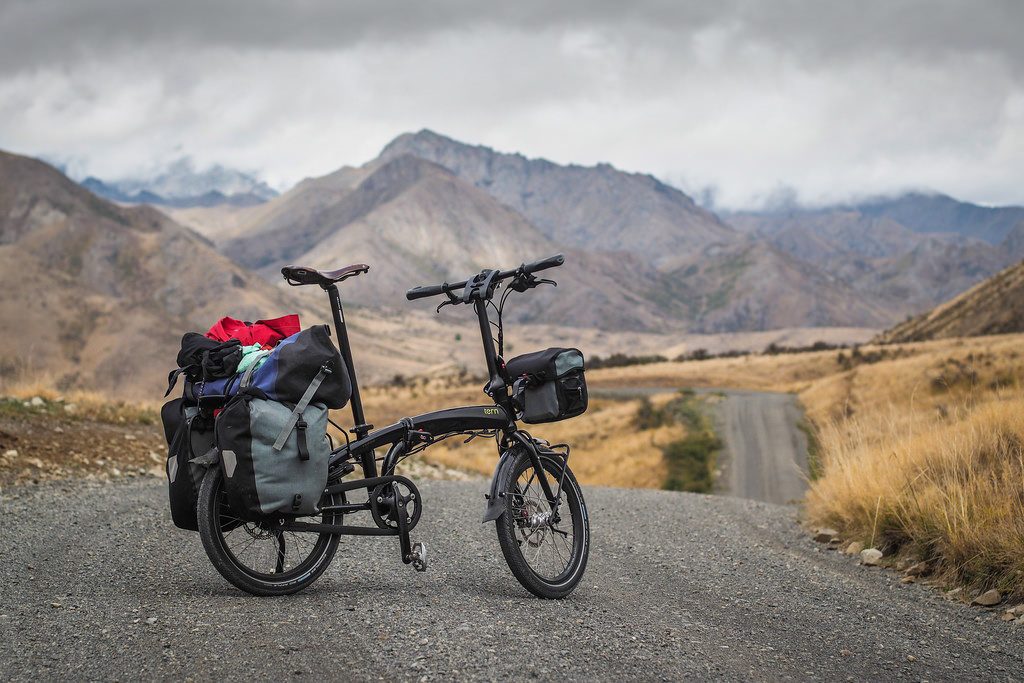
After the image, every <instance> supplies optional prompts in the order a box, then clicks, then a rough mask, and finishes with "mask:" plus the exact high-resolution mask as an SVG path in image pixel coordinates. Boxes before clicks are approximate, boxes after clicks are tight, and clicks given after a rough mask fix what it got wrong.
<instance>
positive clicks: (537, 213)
mask: <svg viewBox="0 0 1024 683" xmlns="http://www.w3.org/2000/svg"><path fill="white" fill-rule="evenodd" d="M403 154H408V155H412V156H416V157H419V158H421V159H427V160H428V161H433V162H434V163H436V164H438V165H440V166H443V167H444V168H447V169H448V170H450V171H451V172H452V173H454V174H455V175H456V176H457V177H459V178H460V179H461V180H464V181H466V182H467V183H469V184H471V185H475V186H476V187H479V188H481V189H483V190H485V191H486V192H487V193H489V194H490V195H491V196H493V197H494V198H495V199H497V200H498V201H499V202H501V203H502V204H504V205H506V206H508V207H510V208H512V209H514V210H516V211H518V212H519V213H521V214H522V215H523V216H525V217H526V219H527V220H529V221H530V222H531V223H533V224H534V225H535V226H537V229H538V230H540V231H541V232H543V233H544V234H545V235H547V236H548V237H550V238H551V239H552V240H554V241H555V242H557V243H559V244H563V245H565V246H567V247H577V248H581V249H599V250H606V251H608V250H621V251H629V252H633V253H635V254H638V255H639V256H641V257H643V258H645V259H646V260H648V261H650V262H652V263H653V264H654V265H656V266H661V265H662V264H664V263H666V262H668V263H673V262H675V263H678V261H679V260H680V259H686V258H687V257H689V256H690V255H692V254H693V253H696V252H698V251H700V250H702V249H704V248H706V247H709V246H711V245H714V244H730V243H732V242H734V241H735V239H736V232H735V230H733V229H732V228H731V227H729V226H728V225H726V224H725V223H723V222H722V221H721V220H719V218H718V217H717V216H715V215H714V214H713V213H711V212H709V211H705V210H704V209H701V208H700V207H699V206H697V205H696V204H695V203H694V201H693V200H692V199H691V198H690V197H688V196H687V195H685V194H684V193H682V192H680V191H679V190H677V189H675V188H673V187H670V186H668V185H665V184H664V183H662V182H660V181H659V180H657V179H656V178H654V177H652V176H649V175H641V174H638V173H624V172H622V171H619V170H617V169H615V168H614V167H612V166H610V165H608V164H599V165H597V166H594V167H584V166H575V165H573V166H561V165H559V164H555V163H552V162H550V161H547V160H545V159H527V158H526V157H524V156H522V155H520V154H502V153H500V152H495V151H494V150H492V149H490V148H488V147H482V146H472V145H467V144H464V143H461V142H458V141H456V140H452V139H451V138H447V137H445V136H443V135H438V134H437V133H434V132H432V131H429V130H422V131H420V132H418V133H414V134H406V135H401V136H399V137H398V138H396V139H395V140H393V141H392V142H391V143H390V144H388V145H387V146H386V147H385V148H384V150H383V152H381V158H382V159H389V158H393V157H395V156H399V155H403Z"/></svg>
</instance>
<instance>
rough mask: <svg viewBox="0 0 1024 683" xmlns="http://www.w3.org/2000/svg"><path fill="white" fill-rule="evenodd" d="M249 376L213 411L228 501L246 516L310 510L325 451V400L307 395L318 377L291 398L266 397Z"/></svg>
mask: <svg viewBox="0 0 1024 683" xmlns="http://www.w3.org/2000/svg"><path fill="white" fill-rule="evenodd" d="M247 374H248V373H247ZM318 376H319V375H318ZM249 379H251V378H250V377H247V378H245V379H243V381H242V385H243V386H242V388H241V389H240V391H239V393H238V394H237V395H236V396H235V397H234V398H232V399H231V400H230V401H229V402H228V403H227V405H226V406H225V407H224V409H223V410H222V411H221V412H220V414H219V415H218V416H217V422H216V438H217V446H218V448H219V449H220V455H221V457H220V461H221V467H222V468H223V472H224V492H225V495H226V498H227V502H228V505H229V506H230V507H231V509H232V511H233V512H234V513H235V515H237V516H238V517H239V518H241V519H245V520H251V521H258V520H260V519H263V518H264V517H266V516H267V515H274V514H286V515H310V514H315V513H316V512H318V511H319V508H318V505H319V502H320V497H321V496H322V495H323V492H324V487H325V486H326V485H327V466H328V462H329V461H330V457H331V446H330V441H329V440H328V438H327V406H326V405H324V404H323V403H312V402H311V400H310V399H311V397H312V396H313V395H314V394H315V393H316V391H317V389H318V385H319V384H320V383H319V382H318V381H317V380H314V381H313V382H311V383H310V384H309V385H308V386H307V388H306V391H305V392H304V393H303V396H302V397H301V398H300V400H299V401H298V402H297V403H294V404H293V403H282V402H279V401H274V400H270V399H268V398H267V396H266V394H265V393H264V392H262V391H261V390H259V389H258V388H255V387H253V386H249V385H248V384H247V382H248V380H249Z"/></svg>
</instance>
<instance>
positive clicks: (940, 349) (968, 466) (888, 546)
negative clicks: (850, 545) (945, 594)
mask: <svg viewBox="0 0 1024 683" xmlns="http://www.w3.org/2000/svg"><path fill="white" fill-rule="evenodd" d="M1022 341H1024V336H1021V335H1010V336H1001V337H980V338H972V339H964V340H950V341H943V342H930V343H927V344H919V345H914V346H912V347H906V348H905V349H904V352H903V355H901V356H900V357H898V358H895V359H891V360H883V361H880V362H877V363H871V364H862V365H858V366H856V367H853V368H852V369H849V370H844V371H841V372H838V373H835V374H833V375H828V376H825V377H822V378H820V379H819V380H817V381H815V382H811V383H809V384H808V385H807V386H805V387H804V388H803V390H802V391H800V398H801V400H802V401H803V403H804V405H805V406H806V408H807V412H808V415H809V416H810V417H811V419H812V420H813V421H814V423H815V424H816V425H817V426H818V432H819V434H818V435H819V451H820V452H819V454H818V457H819V460H820V468H821V476H820V477H819V478H818V479H817V480H816V481H815V482H813V483H812V486H811V490H810V492H809V494H808V497H807V513H808V517H809V519H810V521H812V522H813V523H816V524H821V525H825V526H832V527H834V528H836V529H838V530H839V531H841V532H842V533H843V534H844V536H845V537H847V538H850V539H856V540H860V541H862V542H864V543H865V544H868V545H872V544H873V545H877V546H879V547H882V548H884V549H885V550H886V551H888V552H896V551H900V552H902V553H905V554H907V555H909V556H912V557H915V558H918V559H923V560H925V561H927V562H929V563H930V564H931V566H932V567H933V569H934V571H935V572H936V574H937V575H939V576H940V577H942V578H945V579H947V580H950V581H955V582H963V583H967V584H969V585H973V586H975V587H978V588H981V587H993V586H995V587H998V588H1000V589H1002V590H1003V591H1005V592H1012V593H1017V594H1018V595H1024V455H1022V454H1024V391H1022V386H1021V382H1020V378H1021V377H1022V373H1024V357H1022V356H1021V353H1020V351H1019V349H1021V344H1022Z"/></svg>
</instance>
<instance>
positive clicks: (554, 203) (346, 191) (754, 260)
mask: <svg viewBox="0 0 1024 683" xmlns="http://www.w3.org/2000/svg"><path fill="white" fill-rule="evenodd" d="M467 168H489V169H491V172H493V174H494V175H493V177H491V176H488V177H479V175H474V174H473V173H469V172H467V171H466V169H467ZM513 187H516V188H518V189H517V190H515V192H513V191H512V189H510V188H513ZM512 195H515V196H517V197H519V198H520V201H518V202H513V201H511V197H512ZM175 215H180V216H181V217H182V219H183V220H186V221H187V222H188V223H189V224H190V225H194V226H196V228H197V229H198V230H200V231H202V232H203V234H205V235H207V236H208V237H209V238H210V239H212V240H213V241H214V242H215V243H217V245H218V247H219V248H220V249H221V250H222V251H223V253H225V254H227V255H228V256H230V257H231V258H233V259H235V260H236V261H237V262H239V263H241V264H242V265H244V266H246V267H249V268H253V269H257V270H259V271H260V272H262V273H263V274H264V275H265V276H267V277H269V278H275V277H276V274H277V270H278V268H279V267H280V264H281V263H283V262H287V261H296V262H307V263H308V265H312V266H333V265H336V264H337V263H339V262H342V261H344V262H350V261H364V262H366V263H370V264H373V265H374V267H375V269H376V271H377V272H378V273H380V274H381V279H379V280H376V281H375V282H372V283H371V282H370V281H358V282H355V283H353V286H352V287H351V289H350V290H349V292H350V294H351V297H352V300H353V301H357V302H359V303H364V304H367V305H372V306H375V307H389V308H392V309H395V310H408V309H407V308H406V304H405V303H404V301H403V293H404V291H405V290H406V289H407V288H409V287H411V286H414V285H417V284H423V283H429V282H440V281H442V280H444V279H446V278H452V277H458V276H460V275H465V274H469V273H472V272H473V271H475V270H479V269H480V268H482V267H493V266H496V265H504V266H508V265H514V264H516V263H519V262H522V261H524V260H529V259H533V258H537V257H538V256H541V255H544V254H549V253H555V252H564V253H566V255H567V256H568V257H569V260H568V264H569V265H568V266H567V267H566V268H563V269H562V270H561V271H559V274H558V280H559V289H558V290H557V292H553V291H542V292H539V293H537V295H536V296H531V297H529V298H528V299H524V300H523V301H524V302H525V303H524V304H523V305H520V306H517V307H516V308H515V309H513V313H512V315H513V318H512V319H515V320H519V321H529V322H538V323H547V324H558V325H571V326H577V327H593V328H600V329H605V330H611V331H618V330H622V331H633V332H636V331H653V332H666V331H674V332H677V333H681V332H684V331H685V332H691V333H721V332H737V331H747V330H751V331H760V330H772V329H781V328H794V327H802V326H843V327H875V328H877V327H882V326H884V325H886V324H889V323H891V322H892V321H893V320H894V317H893V316H891V315H890V314H889V313H888V312H887V311H886V310H885V309H883V308H880V307H877V306H874V305H873V304H872V303H871V302H860V301H857V300H856V297H854V296H853V292H852V290H850V289H849V288H848V287H847V286H846V285H845V284H844V283H842V282H841V281H838V280H836V279H834V278H832V277H831V276H829V275H828V274H826V273H825V272H824V271H822V270H820V269H818V268H817V267H815V266H813V265H810V264H806V263H801V262H798V261H797V260H796V259H793V258H791V257H789V256H787V255H786V254H784V253H782V252H781V251H779V250H776V249H773V248H771V247H767V248H766V247H764V245H760V246H758V247H757V248H755V246H756V245H755V244H754V242H753V241H752V240H751V239H750V238H749V237H748V236H746V235H743V234H741V233H739V232H737V231H736V230H734V229H732V228H731V227H729V226H727V225H726V224H724V223H723V222H721V221H720V220H719V219H718V218H717V217H715V216H714V215H713V214H711V213H709V212H707V211H704V210H703V209H700V208H699V207H697V206H696V205H695V204H694V203H693V201H692V200H691V199H690V198H689V197H687V196H686V195H684V194H683V193H681V192H679V191H678V190H674V189H672V188H669V187H667V186H665V185H663V184H661V183H659V182H657V181H656V180H654V179H653V178H651V177H649V176H642V175H637V174H629V173H623V172H620V171H617V170H615V169H613V168H611V167H609V166H599V167H595V168H583V167H575V166H570V167H564V166H559V165H557V164H552V163H551V162H547V161H543V160H528V159H525V158H524V157H521V156H518V155H509V154H499V153H496V152H493V151H492V150H489V149H487V148H483V147H471V146H468V145H464V144H462V143H459V142H456V141H454V140H450V139H449V138H445V137H443V136H439V135H436V134H434V133H430V132H427V131H424V132H421V133H417V134H415V135H404V136H400V137H399V138H397V139H396V140H395V141H394V142H392V143H391V144H389V145H388V146H387V147H386V148H385V149H384V151H383V152H382V154H381V156H380V157H378V158H377V159H374V160H372V161H370V162H368V163H367V164H365V165H364V166H362V167H359V168H351V167H344V168H341V169H339V170H338V171H336V172H334V173H332V174H329V175H327V176H324V177H322V178H315V179H307V180H305V181H303V182H302V183H300V184H299V185H298V186H296V187H295V188H294V189H292V190H291V191H289V192H287V193H286V194H284V195H282V196H281V197H278V198H277V199H275V200H272V201H270V202H268V203H267V204H265V205H262V206H259V207H252V208H249V209H242V210H238V211H232V212H225V211H224V210H223V209H221V210H218V211H217V212H216V213H214V212H203V211H199V210H195V211H191V212H188V213H187V214H185V213H182V212H179V213H177V214H175ZM419 306H420V307H421V308H423V309H424V310H426V307H427V305H426V304H419Z"/></svg>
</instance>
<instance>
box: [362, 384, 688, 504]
mask: <svg viewBox="0 0 1024 683" xmlns="http://www.w3.org/2000/svg"><path fill="white" fill-rule="evenodd" d="M670 398H671V392H668V391H667V392H666V394H665V395H663V396H655V397H653V398H652V402H653V403H654V404H655V405H656V406H659V405H663V404H664V403H666V402H667V401H668V400H669V399H670ZM477 402H479V403H481V404H484V403H486V402H487V397H486V396H484V395H483V393H482V392H481V391H480V388H479V386H477V385H474V386H456V387H449V386H447V385H446V384H445V383H443V382H433V383H430V384H429V385H422V384H420V385H417V386H415V387H401V388H398V387H372V388H370V389H368V390H367V392H366V395H365V396H364V404H365V408H366V414H367V416H368V417H370V418H372V419H373V420H374V421H375V422H376V423H377V424H378V425H384V424H389V423H391V422H395V421H397V420H399V419H400V418H402V417H405V416H412V415H417V414H419V413H424V412H428V411H431V410H439V409H441V408H447V407H451V406H458V405H471V404H473V403H477ZM639 405H640V403H639V401H613V400H606V399H591V401H590V407H589V409H588V410H587V412H586V413H584V414H583V415H581V416H579V417H576V418H573V419H572V420H566V421H565V422H557V423H552V424H545V425H534V426H532V427H531V428H530V432H531V433H532V434H533V435H534V436H537V437H540V438H543V439H547V440H548V441H550V442H551V443H568V444H570V445H571V446H572V456H571V463H572V469H573V472H574V473H575V474H576V477H577V478H578V479H579V480H580V482H581V483H583V484H590V485H601V486H622V487H630V488H636V487H644V488H661V487H662V486H663V485H664V483H665V476H666V471H665V465H664V462H663V459H662V452H661V447H662V446H665V445H667V444H668V443H670V442H672V441H675V440H678V439H681V438H682V437H683V436H685V431H684V429H683V428H682V427H681V426H679V425H672V426H663V427H658V428H656V429H646V430H640V431H638V430H637V429H636V427H635V426H634V424H633V422H634V419H635V416H636V411H637V408H638V406H639ZM416 457H422V458H423V459H424V460H425V461H426V462H429V463H432V464H436V465H441V466H444V467H449V468H454V469H459V470H466V471H470V472H476V473H479V474H484V475H490V474H491V473H492V472H493V471H494V466H495V465H496V464H497V453H496V451H495V446H494V441H492V440H488V439H474V440H473V441H471V442H470V443H468V444H467V443H463V439H461V438H458V437H454V438H451V439H448V440H447V441H443V442H441V443H438V444H436V445H434V446H431V447H430V448H429V449H427V450H426V451H425V452H424V453H423V454H422V455H421V456H416Z"/></svg>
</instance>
